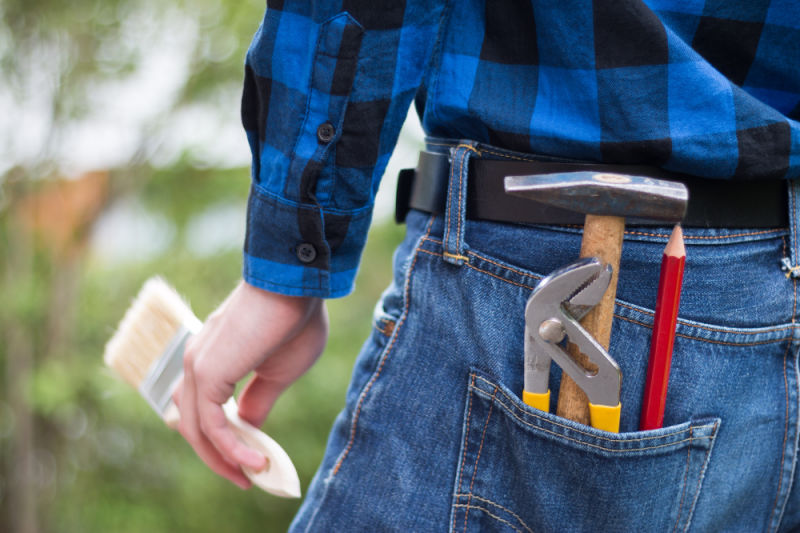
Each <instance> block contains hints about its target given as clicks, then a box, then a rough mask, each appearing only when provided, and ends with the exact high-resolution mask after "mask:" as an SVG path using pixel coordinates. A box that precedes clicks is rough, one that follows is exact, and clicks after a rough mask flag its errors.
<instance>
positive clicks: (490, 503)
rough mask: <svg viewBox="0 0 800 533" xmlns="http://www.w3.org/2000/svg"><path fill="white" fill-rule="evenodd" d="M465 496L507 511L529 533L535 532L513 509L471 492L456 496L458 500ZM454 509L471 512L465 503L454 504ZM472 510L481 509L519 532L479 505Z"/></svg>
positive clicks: (509, 523) (506, 521) (473, 506)
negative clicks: (463, 509) (460, 508)
mask: <svg viewBox="0 0 800 533" xmlns="http://www.w3.org/2000/svg"><path fill="white" fill-rule="evenodd" d="M464 496H467V497H471V498H472V499H474V500H478V501H479V502H482V503H488V504H489V505H493V506H495V507H497V508H498V509H501V510H503V511H505V512H506V513H508V514H510V515H511V516H513V517H514V518H516V519H517V521H518V522H519V524H520V525H521V526H522V527H524V528H525V529H526V530H528V532H529V533H533V530H532V529H531V528H530V527H529V526H528V524H526V523H525V521H524V520H523V519H522V518H521V517H520V516H519V515H518V514H517V513H515V512H514V511H512V510H511V509H509V508H507V507H504V506H502V505H500V504H499V503H497V502H494V501H492V500H489V499H487V498H483V497H481V496H478V495H477V494H472V493H471V492H470V493H469V494H463V493H459V494H455V497H456V498H461V497H464ZM453 507H467V510H469V505H466V504H463V503H455V504H453ZM472 509H480V510H481V511H484V512H485V513H486V514H488V515H489V516H491V517H492V518H495V519H497V520H500V521H501V522H503V523H505V524H508V525H509V527H511V528H512V529H514V530H515V531H519V530H518V529H517V528H515V527H514V525H513V524H512V523H511V522H509V521H508V520H504V519H502V518H500V517H499V516H497V515H494V514H492V513H490V512H489V511H487V510H486V509H484V508H483V507H481V506H479V505H472Z"/></svg>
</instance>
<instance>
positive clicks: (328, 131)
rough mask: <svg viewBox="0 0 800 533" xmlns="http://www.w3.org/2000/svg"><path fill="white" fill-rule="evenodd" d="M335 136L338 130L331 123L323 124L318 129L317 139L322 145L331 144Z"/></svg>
mask: <svg viewBox="0 0 800 533" xmlns="http://www.w3.org/2000/svg"><path fill="white" fill-rule="evenodd" d="M334 135H336V128H334V127H333V124H331V123H330V122H323V123H322V124H320V125H319V127H318V128H317V139H318V140H319V142H321V143H329V142H331V141H332V140H333V137H334Z"/></svg>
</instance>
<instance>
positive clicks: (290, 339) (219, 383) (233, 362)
mask: <svg viewBox="0 0 800 533" xmlns="http://www.w3.org/2000/svg"><path fill="white" fill-rule="evenodd" d="M265 325H269V327H265ZM326 339H327V314H326V313H325V310H324V305H322V303H321V301H320V300H318V299H311V298H292V297H287V296H282V295H275V294H273V293H268V292H266V291H262V290H261V289H256V288H254V287H251V286H249V285H247V284H244V283H240V285H239V286H238V287H237V288H236V289H234V291H233V292H232V293H231V295H230V296H229V298H228V299H227V300H226V301H225V302H224V303H223V304H222V306H220V308H218V309H217V310H216V311H215V312H214V313H212V315H211V316H210V317H209V319H208V320H207V321H206V323H205V324H204V326H203V328H202V330H201V331H200V332H199V333H198V334H197V335H195V336H193V337H192V338H190V339H189V341H188V342H187V344H186V349H185V351H184V376H183V381H182V383H181V384H179V385H178V387H177V388H176V391H175V393H174V395H173V397H174V400H175V403H176V405H177V406H178V408H179V411H180V414H181V420H180V424H179V431H180V433H181V435H183V437H184V438H185V439H186V440H187V442H189V444H190V445H191V446H192V448H193V449H194V450H195V452H196V453H197V455H198V456H199V457H200V458H201V459H202V460H203V461H204V462H205V463H206V464H207V465H208V466H209V467H210V468H211V469H212V470H213V471H214V472H216V473H217V474H219V475H220V476H223V477H225V478H227V479H229V480H231V481H232V482H234V483H235V484H237V485H238V486H240V487H242V488H246V487H249V486H250V482H249V480H248V479H247V478H246V476H245V475H244V474H243V473H242V471H241V468H240V466H241V467H247V468H249V469H252V470H255V471H259V470H262V469H263V468H264V467H265V466H266V459H265V458H264V457H263V455H261V454H260V453H259V452H258V451H256V450H253V449H251V448H250V447H248V446H247V445H245V444H244V443H243V442H241V441H240V440H239V439H238V438H237V436H236V433H234V431H233V430H232V429H231V427H230V425H229V422H228V419H227V418H226V416H225V412H224V410H223V408H222V404H224V403H225V402H226V401H227V400H228V399H229V398H230V397H231V395H232V394H233V390H234V386H235V384H236V383H237V382H238V381H239V380H240V379H242V378H243V377H244V376H246V375H247V374H248V373H250V372H252V371H255V377H254V379H253V380H252V381H251V383H249V384H248V386H247V387H246V388H245V391H244V393H243V394H242V395H241V402H242V403H241V405H240V409H239V414H240V416H241V417H242V418H244V419H245V420H247V421H249V422H250V423H251V424H252V425H254V426H256V427H258V426H260V425H261V423H263V421H264V419H265V418H266V416H267V413H268V412H269V410H270V409H271V408H272V405H273V404H274V403H275V400H276V399H277V397H278V395H279V394H280V393H281V392H282V391H283V390H284V389H285V388H286V387H287V386H289V384H291V383H292V382H293V381H295V380H296V379H297V378H298V377H299V376H300V375H302V374H303V373H304V372H305V371H306V370H307V369H308V368H309V367H310V366H311V365H312V364H313V362H314V361H315V360H316V359H317V357H318V356H319V354H320V353H321V351H322V347H323V346H324V344H325V340H326Z"/></svg>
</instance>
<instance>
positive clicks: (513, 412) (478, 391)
mask: <svg viewBox="0 0 800 533" xmlns="http://www.w3.org/2000/svg"><path fill="white" fill-rule="evenodd" d="M472 377H473V382H472V383H471V384H470V390H472V391H473V392H475V393H476V394H480V395H481V396H483V397H484V398H485V399H490V397H489V393H488V392H486V391H484V390H483V389H480V388H478V387H476V386H475V385H474V380H475V378H477V379H480V380H481V381H483V382H485V383H486V384H487V385H490V386H493V387H496V385H495V384H494V383H492V382H491V381H489V380H488V379H486V378H484V377H482V376H480V375H477V374H475V373H473V374H472ZM500 393H501V394H502V395H503V396H505V397H506V398H508V399H509V400H511V401H512V402H513V401H515V399H514V398H511V397H509V395H508V394H507V393H506V392H505V391H504V390H502V389H500ZM492 398H494V396H492ZM470 401H472V400H471V398H470ZM495 401H496V402H497V403H499V404H500V405H501V406H503V408H505V410H506V411H508V413H509V414H510V415H511V416H513V417H514V418H515V419H517V420H518V421H519V422H521V423H522V424H525V425H526V426H529V427H531V428H533V429H537V430H542V431H544V432H547V433H550V434H552V435H555V436H557V437H563V438H565V439H568V440H571V441H573V442H576V443H578V444H586V445H588V446H593V447H596V448H599V449H601V450H607V451H610V452H619V453H627V452H637V451H644V450H651V449H657V448H663V447H667V446H672V445H675V444H681V443H683V442H688V441H691V440H700V439H713V438H714V437H715V436H716V429H715V430H714V433H713V434H711V435H706V436H703V437H693V438H689V439H683V440H680V441H675V442H670V443H667V444H662V445H659V446H651V447H644V448H632V449H629V450H614V449H611V448H603V447H602V446H599V445H596V444H589V443H586V442H584V441H580V440H577V439H573V438H570V437H568V436H566V435H561V434H559V433H556V432H555V431H550V430H547V429H545V428H541V427H539V426H536V425H534V424H531V423H530V422H528V421H526V420H524V419H522V418H520V417H519V415H517V413H516V411H517V410H518V408H517V407H514V406H508V405H506V404H505V403H503V402H502V401H501V400H499V399H495ZM525 414H526V415H528V416H532V417H535V418H538V419H540V420H542V421H544V422H547V423H549V424H552V425H555V426H559V427H562V428H564V429H568V430H570V431H574V432H576V433H579V434H581V435H585V436H587V437H592V438H595V439H599V440H604V441H609V442H631V443H633V442H642V441H646V440H655V439H662V438H665V437H671V436H673V435H679V434H681V433H685V432H686V430H685V429H682V430H678V431H674V432H672V433H665V434H663V435H654V436H650V437H639V438H631V439H628V438H614V437H607V436H605V435H596V434H593V433H589V432H587V431H582V430H581V429H579V428H574V427H571V426H568V425H566V424H562V423H560V422H558V421H555V420H550V419H548V418H545V417H543V416H541V415H538V414H536V413H529V412H527V411H525ZM716 426H717V423H716V422H714V423H709V424H704V425H702V426H689V428H688V429H692V428H696V429H706V428H710V427H714V428H716Z"/></svg>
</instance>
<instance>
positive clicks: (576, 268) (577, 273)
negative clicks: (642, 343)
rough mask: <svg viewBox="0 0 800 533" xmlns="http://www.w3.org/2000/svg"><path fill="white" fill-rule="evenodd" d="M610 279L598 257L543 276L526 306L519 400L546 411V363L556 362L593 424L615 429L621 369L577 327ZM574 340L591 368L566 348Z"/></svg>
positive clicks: (614, 430)
mask: <svg viewBox="0 0 800 533" xmlns="http://www.w3.org/2000/svg"><path fill="white" fill-rule="evenodd" d="M610 281H611V267H609V266H607V265H603V264H601V263H600V261H599V260H598V259H596V258H592V257H590V258H585V259H581V260H579V261H577V262H575V263H573V264H571V265H568V266H566V267H564V268H560V269H558V270H556V271H555V272H553V273H552V274H550V275H549V276H547V277H546V278H544V279H542V280H541V281H540V282H539V283H538V284H537V286H536V287H535V288H534V290H533V293H532V294H531V296H530V298H529V299H528V303H527V305H526V306H525V374H524V375H525V378H524V379H525V382H524V390H523V393H522V398H523V401H524V402H525V403H526V404H528V405H530V406H531V407H534V408H536V409H539V410H541V411H545V412H548V411H549V410H550V387H549V378H550V363H551V361H555V362H556V363H557V364H558V366H560V367H561V369H562V371H564V372H566V373H567V374H568V375H569V376H570V377H571V378H572V379H573V380H574V381H575V383H577V384H578V386H579V387H580V388H581V389H583V391H584V392H585V393H586V396H587V397H588V398H589V416H590V420H591V425H592V427H594V428H597V429H602V430H605V431H611V432H614V433H616V432H618V431H619V419H620V412H621V409H622V406H621V404H620V387H621V383H622V373H621V371H620V368H619V366H618V365H617V363H616V361H614V359H613V358H612V357H611V356H610V355H609V354H608V352H607V351H606V350H605V348H603V347H602V346H601V345H600V344H599V343H598V342H597V341H596V340H595V339H594V337H592V336H591V335H590V334H589V333H588V332H587V331H586V330H585V329H583V327H581V325H580V324H579V323H578V320H580V319H581V318H583V316H584V315H586V313H588V312H589V311H590V310H591V309H592V307H594V306H595V305H597V303H598V302H599V301H600V299H601V298H602V296H603V294H604V293H605V291H606V289H607V288H608V285H609V282H610ZM567 342H570V343H572V344H575V345H576V346H577V347H578V349H579V350H580V351H581V353H583V354H584V355H586V357H587V358H588V359H589V360H590V361H591V362H592V363H594V365H596V366H597V370H596V371H589V370H587V369H585V368H584V367H583V366H581V365H579V364H578V363H577V362H576V361H575V360H574V359H573V358H572V357H571V356H570V355H569V353H568V352H567V350H566V347H567Z"/></svg>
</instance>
